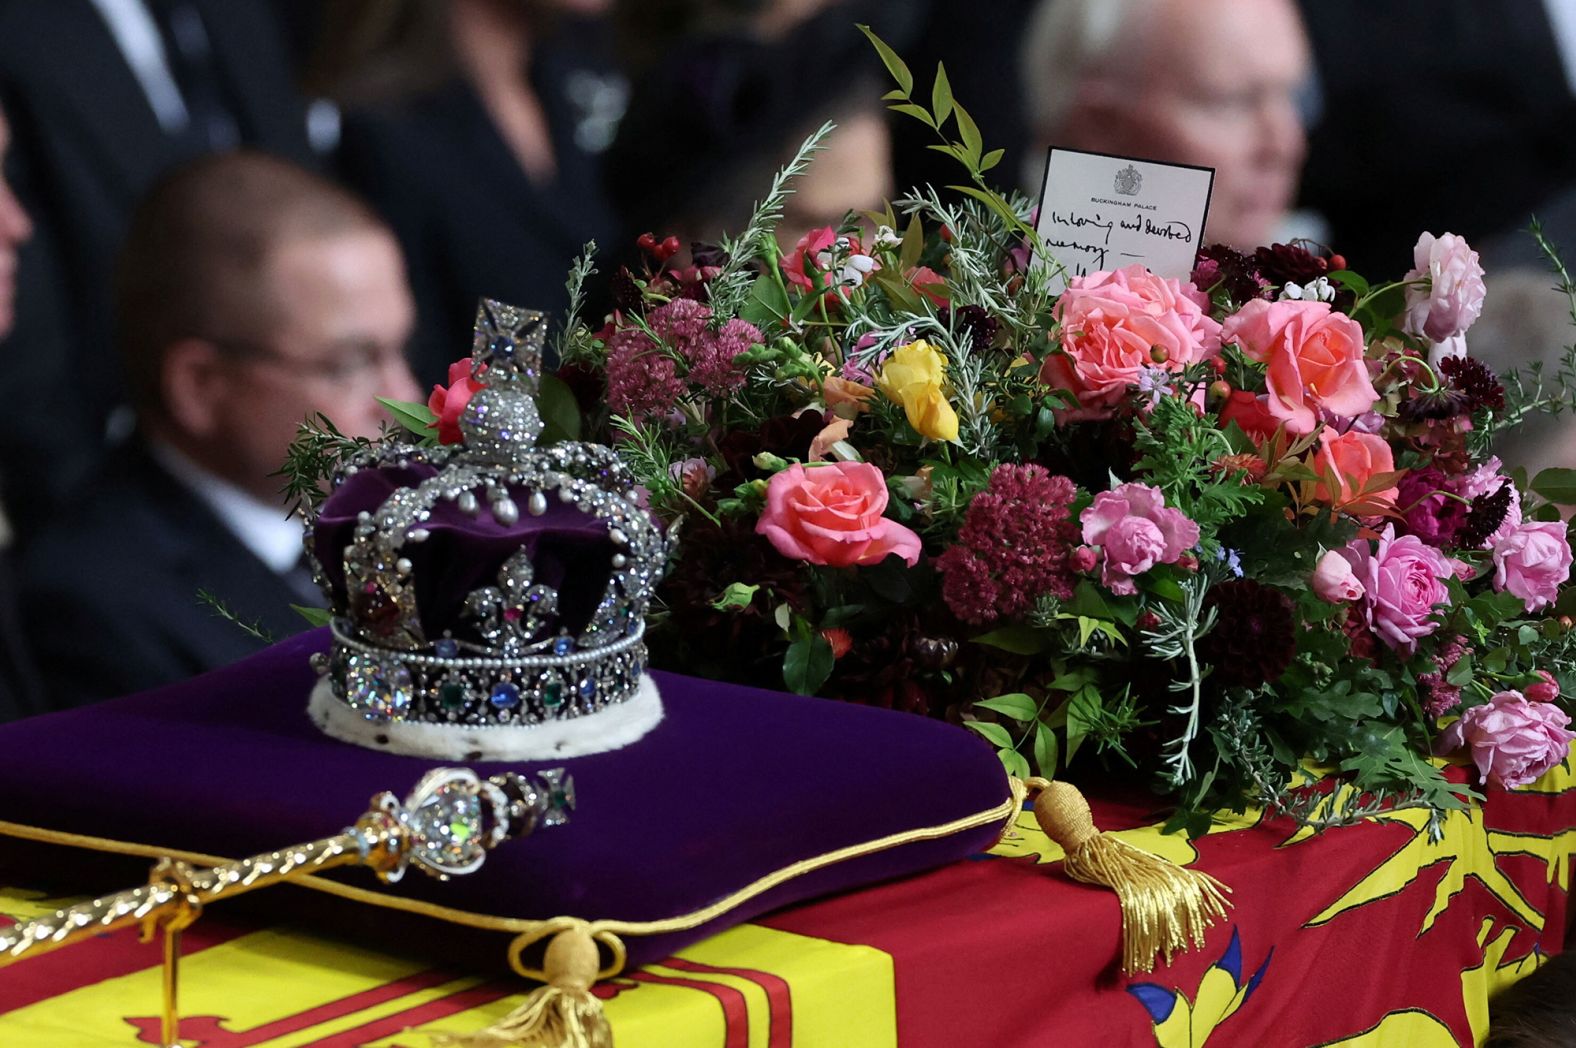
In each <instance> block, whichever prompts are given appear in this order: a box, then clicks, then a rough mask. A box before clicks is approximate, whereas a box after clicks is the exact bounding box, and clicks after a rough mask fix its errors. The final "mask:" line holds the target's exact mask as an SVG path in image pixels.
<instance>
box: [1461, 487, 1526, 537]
mask: <svg viewBox="0 0 1576 1048" xmlns="http://www.w3.org/2000/svg"><path fill="white" fill-rule="evenodd" d="M1514 495H1515V488H1514V486H1513V485H1512V484H1511V482H1510V480H1509V478H1506V479H1505V480H1504V481H1503V482H1502V483H1501V484H1500V485H1499V487H1497V488H1495V489H1494V490H1493V491H1487V492H1484V493H1483V494H1481V495H1479V496H1478V497H1477V498H1475V499H1473V500H1472V508H1471V509H1469V510H1467V514H1466V519H1465V520H1463V521H1462V523H1461V527H1459V528H1458V529H1456V545H1458V546H1460V547H1461V548H1463V549H1482V548H1483V544H1484V543H1485V542H1487V541H1488V537H1489V536H1490V535H1492V534H1494V532H1496V531H1498V530H1499V526H1500V525H1501V524H1503V523H1505V516H1506V514H1508V513H1509V512H1510V500H1511V498H1512V497H1513V496H1514Z"/></svg>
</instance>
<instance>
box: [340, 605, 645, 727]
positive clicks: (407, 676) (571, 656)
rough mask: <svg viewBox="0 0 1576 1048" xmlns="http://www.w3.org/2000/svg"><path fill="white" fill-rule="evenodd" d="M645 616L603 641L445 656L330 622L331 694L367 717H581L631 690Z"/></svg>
mask: <svg viewBox="0 0 1576 1048" xmlns="http://www.w3.org/2000/svg"><path fill="white" fill-rule="evenodd" d="M645 633H646V630H645V623H644V622H641V621H638V620H637V621H636V622H635V623H633V624H632V626H631V632H630V634H629V635H628V636H626V637H624V638H622V639H621V640H618V641H615V642H613V643H612V644H609V645H606V646H605V647H601V648H596V649H592V650H581V651H574V652H570V653H567V654H564V655H531V656H524V657H520V658H487V657H481V656H476V657H455V658H444V657H439V656H433V655H423V654H417V653H414V652H398V651H390V650H388V649H385V648H378V647H376V646H374V645H371V644H367V643H364V642H362V641H360V640H357V639H356V638H355V637H353V636H351V635H350V634H349V631H348V629H347V628H346V624H345V623H343V622H342V621H340V620H338V619H336V620H334V623H333V634H334V649H333V654H332V655H331V656H330V657H329V660H328V666H327V669H328V676H329V680H330V681H331V682H332V685H333V689H334V695H335V697H336V698H338V699H340V700H341V701H342V702H344V703H345V704H346V705H348V706H349V707H350V708H351V709H354V710H356V711H357V712H358V713H360V714H361V715H362V716H363V717H365V718H366V719H367V720H369V721H406V720H409V721H422V722H426V723H432V724H463V725H468V726H474V727H491V726H498V725H532V724H543V723H546V722H549V721H561V720H569V719H572V718H575V717H583V716H586V715H588V714H592V713H596V712H598V711H600V710H604V709H607V708H608V707H609V706H614V705H617V704H619V703H621V702H624V701H626V700H627V699H629V698H630V697H631V696H633V695H634V694H635V692H636V690H637V689H638V688H639V687H640V679H641V676H642V674H644V673H645V670H646V646H645V644H644V643H643V641H644V638H645Z"/></svg>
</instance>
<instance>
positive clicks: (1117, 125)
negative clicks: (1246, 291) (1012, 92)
mask: <svg viewBox="0 0 1576 1048" xmlns="http://www.w3.org/2000/svg"><path fill="white" fill-rule="evenodd" d="M1309 62H1310V58H1309V52H1308V41H1307V37H1306V35H1305V34H1304V32H1303V26H1302V19H1301V17H1300V16H1299V15H1298V11H1297V7H1296V5H1295V4H1294V3H1293V2H1292V0H1041V3H1040V6H1039V8H1038V10H1037V11H1036V12H1035V14H1034V17H1033V18H1032V19H1031V20H1030V24H1029V30H1028V35H1027V37H1026V38H1025V39H1024V43H1023V51H1022V56H1021V63H1022V65H1021V69H1022V75H1023V80H1024V96H1025V108H1026V114H1027V117H1026V119H1027V122H1028V129H1029V140H1030V143H1031V147H1030V149H1029V151H1028V153H1027V155H1026V158H1025V163H1024V174H1023V181H1024V185H1025V187H1026V188H1027V189H1029V191H1031V192H1036V193H1037V192H1038V191H1039V187H1040V183H1041V181H1042V179H1043V177H1044V173H1045V149H1046V147H1047V146H1051V145H1057V146H1065V147H1067V148H1070V149H1082V150H1089V151H1092V152H1101V153H1115V154H1119V155H1123V156H1132V157H1140V158H1144V159H1151V160H1161V161H1169V162H1173V163H1182V164H1195V165H1199V166H1203V167H1212V168H1214V169H1215V182H1214V186H1213V189H1212V191H1211V194H1210V201H1209V217H1208V219H1207V223H1208V224H1207V227H1206V228H1205V231H1204V242H1205V243H1224V244H1229V245H1231V246H1232V247H1235V248H1238V249H1239V250H1247V251H1251V250H1253V249H1254V248H1255V247H1258V246H1261V245H1264V244H1269V243H1271V242H1272V241H1279V240H1286V239H1290V238H1291V237H1293V236H1305V235H1309V234H1310V233H1315V232H1316V231H1315V230H1312V229H1308V228H1306V227H1304V228H1296V225H1297V224H1293V223H1290V222H1289V218H1290V216H1289V212H1290V209H1291V206H1292V203H1293V200H1294V199H1295V196H1296V192H1297V180H1298V175H1299V172H1300V171H1301V169H1302V162H1303V156H1304V153H1305V150H1306V141H1305V136H1304V131H1303V119H1302V115H1301V112H1300V110H1299V92H1300V90H1301V89H1302V88H1303V87H1304V84H1305V82H1306V81H1307V79H1308V73H1309Z"/></svg>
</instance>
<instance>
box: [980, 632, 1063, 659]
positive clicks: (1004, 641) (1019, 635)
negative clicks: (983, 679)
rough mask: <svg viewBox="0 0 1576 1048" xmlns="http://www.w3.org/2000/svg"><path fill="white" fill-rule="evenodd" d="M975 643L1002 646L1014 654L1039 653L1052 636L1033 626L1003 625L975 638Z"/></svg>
mask: <svg viewBox="0 0 1576 1048" xmlns="http://www.w3.org/2000/svg"><path fill="white" fill-rule="evenodd" d="M973 640H974V643H975V644H983V645H985V646H986V647H987V648H1000V649H1001V650H1002V651H1010V652H1012V653H1013V654H1014V655H1038V654H1039V653H1040V652H1042V651H1044V650H1045V648H1046V646H1047V645H1048V644H1050V636H1049V635H1048V634H1047V633H1046V632H1045V631H1044V630H1037V629H1035V628H1034V627H1033V626H1003V627H1001V628H1000V629H994V630H991V631H990V632H989V633H982V634H980V635H979V636H978V637H975V638H973Z"/></svg>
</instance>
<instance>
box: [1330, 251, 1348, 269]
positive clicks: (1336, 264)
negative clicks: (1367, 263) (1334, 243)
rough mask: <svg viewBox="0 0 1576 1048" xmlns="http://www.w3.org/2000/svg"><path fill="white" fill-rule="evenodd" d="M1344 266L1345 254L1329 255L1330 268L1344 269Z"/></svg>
mask: <svg viewBox="0 0 1576 1048" xmlns="http://www.w3.org/2000/svg"><path fill="white" fill-rule="evenodd" d="M1345 268H1346V256H1345V255H1331V256H1330V269H1332V270H1336V269H1345Z"/></svg>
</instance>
